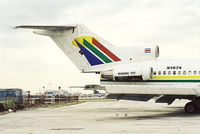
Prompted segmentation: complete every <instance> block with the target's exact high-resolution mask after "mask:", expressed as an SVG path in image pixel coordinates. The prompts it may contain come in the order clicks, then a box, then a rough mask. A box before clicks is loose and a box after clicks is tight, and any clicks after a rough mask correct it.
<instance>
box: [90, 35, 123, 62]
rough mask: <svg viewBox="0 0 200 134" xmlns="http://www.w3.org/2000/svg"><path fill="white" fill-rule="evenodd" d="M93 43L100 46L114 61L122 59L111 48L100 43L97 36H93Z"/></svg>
mask: <svg viewBox="0 0 200 134" xmlns="http://www.w3.org/2000/svg"><path fill="white" fill-rule="evenodd" d="M92 43H93V44H94V45H95V46H96V47H98V48H99V49H100V50H101V51H103V52H104V53H105V54H106V55H108V56H109V57H110V58H111V59H113V60H114V61H121V59H119V58H118V57H117V56H116V55H114V54H113V53H112V52H111V51H110V50H108V49H107V48H105V47H104V46H103V45H102V44H101V43H99V42H98V41H97V40H96V39H95V38H92Z"/></svg>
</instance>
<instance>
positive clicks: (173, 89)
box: [15, 24, 200, 113]
mask: <svg viewBox="0 0 200 134" xmlns="http://www.w3.org/2000/svg"><path fill="white" fill-rule="evenodd" d="M15 28H28V29H34V33H35V34H39V35H44V36H49V37H50V38H51V39H52V40H53V41H54V42H55V43H56V44H57V45H58V47H60V49H61V50H62V51H63V52H64V53H65V54H66V55H67V56H68V57H69V58H70V60H71V61H72V62H73V63H74V64H75V65H76V67H77V68H78V69H79V70H80V71H81V72H82V73H97V74H101V79H100V83H101V86H102V87H103V89H105V90H106V91H107V93H108V96H107V97H108V98H114V99H125V100H138V101H148V100H150V99H152V98H153V97H156V98H157V99H156V103H168V104H171V103H172V102H173V101H174V100H175V99H189V100H191V102H189V103H187V104H186V105H185V112H187V113H196V112H197V111H199V110H200V97H199V96H200V63H199V62H200V60H174V59H172V60H160V59H158V57H159V47H158V46H145V47H141V46H139V47H125V46H124V47H116V46H113V45H111V44H110V43H109V42H107V41H105V40H103V39H102V38H101V37H99V36H97V35H96V34H94V33H92V32H91V31H90V30H89V29H88V28H86V27H85V26H84V25H78V24H76V25H67V26H35V25H22V26H16V27H15Z"/></svg>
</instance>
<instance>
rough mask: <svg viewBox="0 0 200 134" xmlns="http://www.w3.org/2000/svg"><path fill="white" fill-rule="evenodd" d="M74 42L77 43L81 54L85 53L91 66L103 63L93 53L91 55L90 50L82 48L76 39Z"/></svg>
mask: <svg viewBox="0 0 200 134" xmlns="http://www.w3.org/2000/svg"><path fill="white" fill-rule="evenodd" d="M75 41H76V40H75ZM76 43H77V44H78V46H79V48H80V49H81V50H82V51H83V54H84V55H85V57H86V59H87V60H88V62H89V63H90V65H91V66H94V65H99V64H104V63H103V62H102V61H101V60H99V59H98V58H97V57H96V56H95V55H93V54H92V53H91V52H90V51H88V50H87V49H86V48H84V47H83V46H82V45H81V44H80V43H79V42H78V41H76Z"/></svg>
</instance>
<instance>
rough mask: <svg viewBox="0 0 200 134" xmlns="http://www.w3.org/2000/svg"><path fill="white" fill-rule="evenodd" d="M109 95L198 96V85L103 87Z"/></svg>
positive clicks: (199, 90) (199, 89)
mask: <svg viewBox="0 0 200 134" xmlns="http://www.w3.org/2000/svg"><path fill="white" fill-rule="evenodd" d="M105 88H106V90H107V92H108V93H109V94H157V95H195V96H200V86H198V85H172V86H170V85H105Z"/></svg>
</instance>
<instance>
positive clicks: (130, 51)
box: [118, 45, 159, 61]
mask: <svg viewBox="0 0 200 134" xmlns="http://www.w3.org/2000/svg"><path fill="white" fill-rule="evenodd" d="M118 49H119V50H120V54H121V55H120V56H121V58H122V60H123V61H130V60H132V61H148V60H155V59H156V58H157V57H159V46H157V45H156V46H140V47H122V48H120V47H119V48H118Z"/></svg>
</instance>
